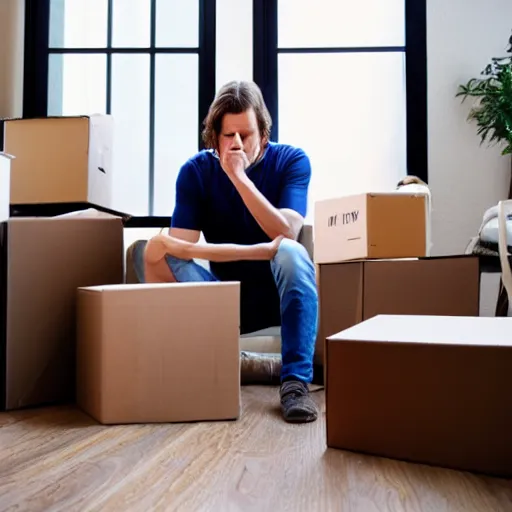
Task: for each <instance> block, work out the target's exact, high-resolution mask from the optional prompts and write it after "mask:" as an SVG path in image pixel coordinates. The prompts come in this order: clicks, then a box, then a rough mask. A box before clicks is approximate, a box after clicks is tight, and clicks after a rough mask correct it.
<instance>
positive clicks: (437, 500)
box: [0, 387, 512, 512]
mask: <svg viewBox="0 0 512 512" xmlns="http://www.w3.org/2000/svg"><path fill="white" fill-rule="evenodd" d="M314 396H315V399H316V400H317V402H318V404H319V406H320V407H321V409H322V411H324V395H323V391H320V392H317V393H315V394H314ZM243 403H244V410H243V415H242V418H241V419H240V420H239V421H237V422H227V423H214V424H206V423H204V424H193V425H140V426H120V427H103V426H100V425H97V424H96V423H95V422H94V421H92V420H91V419H89V418H88V417H87V416H85V415H84V414H82V413H81V412H80V411H78V410H76V409H74V408H70V407H60V408H46V409H41V410H31V411H23V412H14V413H1V414H0V448H1V452H0V453H1V457H0V510H1V511H4V510H19V511H31V510H51V511H66V512H68V511H75V510H76V511H85V510H87V511H88V510H114V511H122V512H124V511H130V512H131V511H142V512H149V511H153V510H179V511H186V512H189V511H196V510H213V511H222V512H224V511H235V510H243V511H252V510H255V511H258V512H265V511H276V512H278V511H308V512H309V511H329V512H331V511H333V512H335V511H360V512H376V511H379V512H381V511H388V510H389V511H393V512H397V511H402V510H403V511H407V512H414V511H428V512H445V511H450V512H451V511H461V512H462V511H464V512H471V511H475V512H476V511H478V512H485V511H493V512H495V511H512V483H511V482H509V481H505V480H494V479H490V478H483V477H479V476H475V475H470V474H465V473H458V472H455V471H450V470H442V469H437V468H432V467H426V466H419V465H413V464H407V463H402V462H396V461H390V460H384V459H378V458H373V457H368V456H362V455H358V454H353V453H345V452H342V451H339V450H330V449H326V447H325V433H324V428H325V423H324V415H323V414H322V417H321V418H320V419H319V421H317V422H316V423H313V424H309V425H301V426H298V425H297V426H294V425H288V424H286V423H284V422H283V421H282V420H281V418H280V416H279V411H278V409H277V406H278V401H277V390H276V388H266V387H248V388H244V391H243Z"/></svg>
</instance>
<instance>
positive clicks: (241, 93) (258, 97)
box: [203, 81, 272, 150]
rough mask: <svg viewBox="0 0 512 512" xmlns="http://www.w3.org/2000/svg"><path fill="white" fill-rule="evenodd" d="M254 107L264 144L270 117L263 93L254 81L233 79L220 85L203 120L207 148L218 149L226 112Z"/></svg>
mask: <svg viewBox="0 0 512 512" xmlns="http://www.w3.org/2000/svg"><path fill="white" fill-rule="evenodd" d="M251 108H252V109H254V112H255V114H256V119H257V120H258V128H259V130H260V136H261V139H262V141H263V143H264V144H265V143H266V142H268V140H269V139H270V130H271V129H272V118H271V117H270V113H269V111H268V109H267V106H266V105H265V101H264V99H263V94H262V93H261V90H260V88H259V87H258V86H257V85H256V84H255V83H254V82H245V81H233V82H228V83H227V84H225V85H224V86H222V87H221V89H220V90H219V92H218V93H217V95H216V96H215V99H214V101H213V103H212V104H211V106H210V109H209V111H208V115H207V116H206V119H205V121H204V129H203V141H204V144H205V146H206V147H207V148H208V149H215V150H217V149H218V137H219V133H220V129H221V126H222V118H223V117H224V116H225V115H226V114H241V113H242V112H245V111H246V110H249V109H251Z"/></svg>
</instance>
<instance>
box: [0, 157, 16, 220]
mask: <svg viewBox="0 0 512 512" xmlns="http://www.w3.org/2000/svg"><path fill="white" fill-rule="evenodd" d="M12 158H13V157H12V156H11V155H8V154H7V153H3V152H2V151H0V222H1V221H3V220H6V219H8V218H9V195H10V194H9V191H10V186H11V185H10V184H11V160H12Z"/></svg>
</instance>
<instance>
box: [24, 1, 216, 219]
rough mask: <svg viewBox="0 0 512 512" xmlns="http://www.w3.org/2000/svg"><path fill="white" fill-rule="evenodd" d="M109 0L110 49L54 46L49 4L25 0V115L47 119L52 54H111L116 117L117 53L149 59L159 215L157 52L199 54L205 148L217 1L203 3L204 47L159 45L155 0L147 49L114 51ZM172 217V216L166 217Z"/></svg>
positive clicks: (201, 35)
mask: <svg viewBox="0 0 512 512" xmlns="http://www.w3.org/2000/svg"><path fill="white" fill-rule="evenodd" d="M107 1H108V18H107V24H108V25H107V46H106V47H104V48H96V47H95V48H50V0H25V61H24V87H23V117H24V118H37V117H47V115H48V79H49V74H48V67H49V58H50V55H52V54H80V53H82V54H84V53H86V54H100V55H106V57H107V58H106V66H107V69H106V77H107V80H106V82H107V84H106V85H107V96H106V98H107V99H106V113H107V114H110V113H111V91H112V55H113V54H121V53H125V54H126V53H129V54H144V55H149V57H150V83H149V88H150V89H149V90H150V99H149V103H150V104H149V126H150V128H149V129H150V132H149V147H150V151H149V197H148V216H149V217H152V216H153V215H154V191H155V159H154V151H155V134H154V126H155V60H156V58H155V56H156V55H157V54H177V53H179V54H184V53H186V54H197V55H198V56H199V76H198V85H199V95H198V96H199V97H198V127H199V130H198V134H197V136H198V148H199V149H203V147H204V145H203V142H202V138H201V129H202V125H203V120H204V118H205V117H206V114H207V113H208V108H209V106H210V104H211V102H212V101H213V99H214V96H215V51H216V35H215V32H216V1H215V0H199V20H198V22H199V45H198V46H197V47H195V48H193V47H192V48H188V47H187V48H183V47H157V46H156V14H157V13H156V2H157V0H151V18H150V19H151V32H150V37H151V42H150V46H149V47H147V48H141V47H115V48H114V47H113V45H112V25H113V0H107ZM164 219H167V217H164Z"/></svg>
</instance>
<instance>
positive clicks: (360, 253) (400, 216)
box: [314, 192, 429, 264]
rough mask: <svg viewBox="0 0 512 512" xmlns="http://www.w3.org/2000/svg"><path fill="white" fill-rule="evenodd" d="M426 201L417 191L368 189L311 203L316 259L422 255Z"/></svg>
mask: <svg viewBox="0 0 512 512" xmlns="http://www.w3.org/2000/svg"><path fill="white" fill-rule="evenodd" d="M428 209H429V203H428V198H427V196H426V195H425V194H419V193H417V194H416V193H410V194H406V193H393V192H389V193H371V194H370V193H367V194H359V195H354V196H347V197H340V198H334V199H326V200H323V201H318V202H317V203H316V204H315V221H314V244H315V246H314V259H315V263H317V264H322V263H336V262H340V261H349V260H359V259H382V258H415V257H418V258H420V257H424V256H427V249H428V247H427V245H428V242H427V238H428V236H429V233H428V230H427V220H428V217H429V215H428V211H429V210H428Z"/></svg>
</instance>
